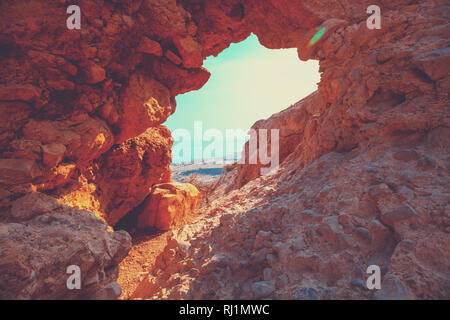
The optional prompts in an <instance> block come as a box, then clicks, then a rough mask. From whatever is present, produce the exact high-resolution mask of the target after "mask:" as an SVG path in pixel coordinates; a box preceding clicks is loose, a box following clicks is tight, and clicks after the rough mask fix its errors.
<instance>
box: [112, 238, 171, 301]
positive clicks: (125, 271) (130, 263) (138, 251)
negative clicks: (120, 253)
mask: <svg viewBox="0 0 450 320" xmlns="http://www.w3.org/2000/svg"><path fill="white" fill-rule="evenodd" d="M166 243H167V232H159V233H155V234H152V235H142V236H137V237H133V247H132V248H131V250H130V252H129V253H128V256H127V257H126V258H125V259H124V260H122V262H121V263H120V265H119V267H120V271H119V278H118V279H117V282H118V283H120V285H121V286H122V295H121V296H120V298H119V299H121V300H126V299H128V298H129V297H130V296H131V295H132V294H133V292H134V290H135V289H136V287H137V286H138V284H139V282H140V281H141V280H142V279H143V277H144V275H145V274H146V273H148V272H150V271H151V269H152V268H153V265H154V263H155V259H156V257H157V256H158V255H159V254H160V253H161V252H162V251H163V249H164V247H165V246H166Z"/></svg>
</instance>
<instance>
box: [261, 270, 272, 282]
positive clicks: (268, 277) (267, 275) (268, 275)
mask: <svg viewBox="0 0 450 320" xmlns="http://www.w3.org/2000/svg"><path fill="white" fill-rule="evenodd" d="M263 275H264V281H272V268H264V270H263Z"/></svg>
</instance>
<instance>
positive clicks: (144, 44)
mask: <svg viewBox="0 0 450 320" xmlns="http://www.w3.org/2000/svg"><path fill="white" fill-rule="evenodd" d="M137 51H138V52H142V53H148V54H153V55H155V56H157V57H161V56H162V55H163V50H162V48H161V45H160V44H159V43H158V42H156V41H154V40H151V39H149V38H147V37H142V39H141V42H140V43H139V46H138V47H137Z"/></svg>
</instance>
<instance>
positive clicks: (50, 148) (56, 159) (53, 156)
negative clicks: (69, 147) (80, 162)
mask: <svg viewBox="0 0 450 320" xmlns="http://www.w3.org/2000/svg"><path fill="white" fill-rule="evenodd" d="M65 152H66V147H65V146H64V145H63V144H61V143H52V144H46V145H43V146H42V153H43V162H44V164H45V165H46V166H47V167H49V168H53V167H56V166H57V165H58V164H59V163H60V162H61V161H62V159H63V157H64V153H65Z"/></svg>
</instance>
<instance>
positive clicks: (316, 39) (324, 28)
mask: <svg viewBox="0 0 450 320" xmlns="http://www.w3.org/2000/svg"><path fill="white" fill-rule="evenodd" d="M326 30H327V27H322V28H320V30H319V31H317V33H316V34H315V35H314V37H312V39H311V40H310V41H309V43H308V48H309V47H311V46H313V45H314V44H315V43H316V42H317V41H319V39H320V38H322V36H323V35H324V34H325V31H326Z"/></svg>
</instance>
